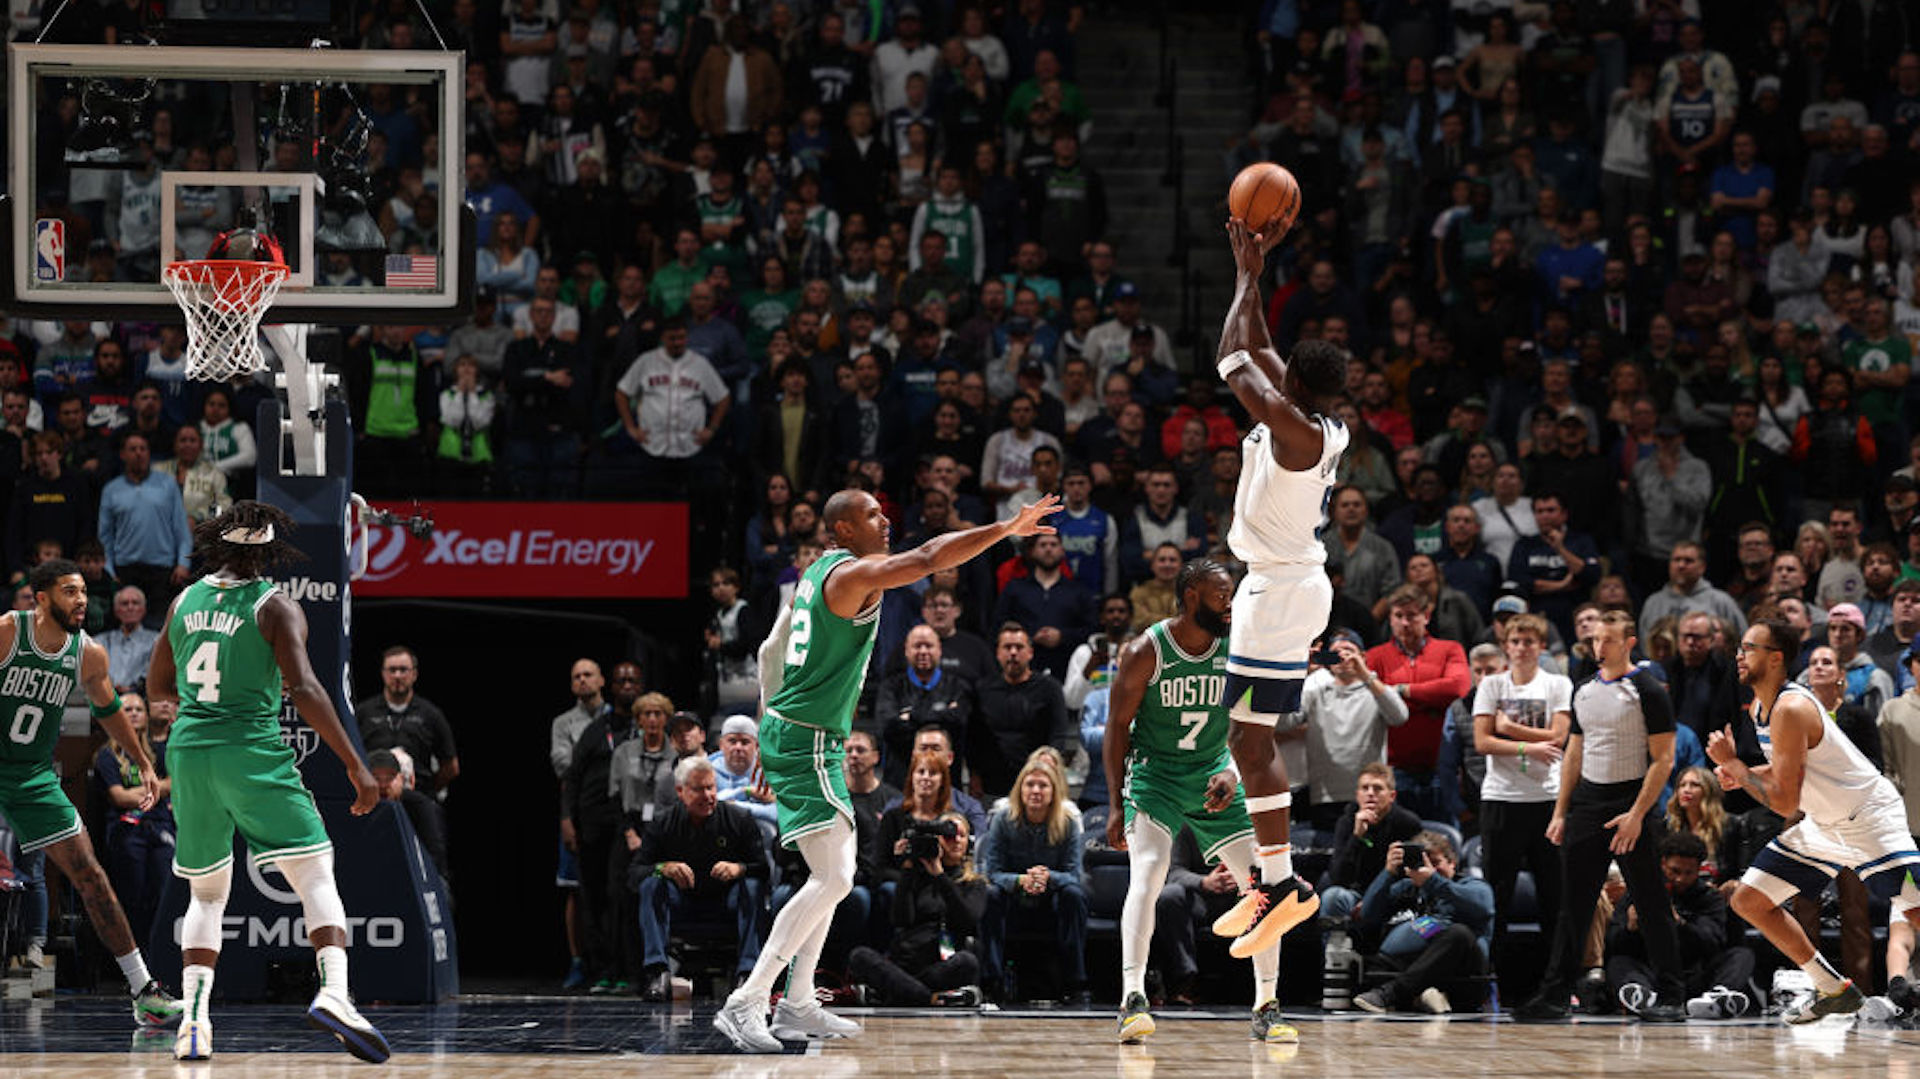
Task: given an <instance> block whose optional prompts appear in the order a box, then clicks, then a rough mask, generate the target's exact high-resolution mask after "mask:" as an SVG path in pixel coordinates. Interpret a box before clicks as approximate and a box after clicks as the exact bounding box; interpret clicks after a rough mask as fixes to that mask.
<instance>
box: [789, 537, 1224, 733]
mask: <svg viewBox="0 0 1920 1079" xmlns="http://www.w3.org/2000/svg"><path fill="white" fill-rule="evenodd" d="M852 560H853V552H851V551H846V550H842V549H840V548H838V547H836V548H834V549H833V550H831V551H828V552H827V553H826V554H824V555H821V556H820V557H819V558H818V559H816V560H815V561H814V563H813V565H811V566H808V567H807V571H806V572H805V573H803V574H801V575H800V583H799V584H797V585H795V586H794V589H793V613H792V616H791V617H790V619H789V621H788V625H787V639H786V644H785V646H784V647H783V648H782V650H781V658H780V664H781V679H780V688H779V689H777V690H775V691H774V693H773V697H772V699H770V700H768V701H767V711H769V712H771V713H773V714H774V715H777V716H779V717H780V718H782V719H787V720H791V721H793V722H795V723H804V724H806V725H807V726H809V727H818V728H820V729H821V730H824V731H826V732H828V733H829V734H832V735H835V736H836V737H840V738H845V737H846V736H847V732H848V731H850V730H852V729H853V707H854V704H855V703H856V702H858V701H859V699H860V687H861V686H862V685H864V684H865V683H866V680H867V660H868V659H869V657H871V656H872V655H873V637H874V633H875V631H877V630H878V629H879V628H880V605H879V604H878V603H876V604H874V605H873V607H872V608H871V609H869V610H865V611H862V612H860V614H859V615H857V616H855V617H854V618H853V619H851V620H849V619H845V618H842V617H840V616H839V615H837V614H834V613H833V612H832V611H831V610H829V609H828V608H827V574H829V573H831V572H832V571H833V569H834V567H835V566H838V565H840V564H842V563H844V562H850V561H852ZM1214 696H1215V697H1216V698H1218V697H1219V693H1218V692H1217V691H1216V692H1215V693H1214Z"/></svg>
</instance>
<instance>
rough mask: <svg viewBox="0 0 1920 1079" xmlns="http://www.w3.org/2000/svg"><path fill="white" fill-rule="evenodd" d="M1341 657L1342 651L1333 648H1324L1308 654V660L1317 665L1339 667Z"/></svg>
mask: <svg viewBox="0 0 1920 1079" xmlns="http://www.w3.org/2000/svg"><path fill="white" fill-rule="evenodd" d="M1341 659H1342V657H1341V655H1340V653H1338V652H1336V651H1334V650H1333V649H1331V648H1322V649H1320V650H1319V651H1317V652H1313V653H1311V654H1309V655H1308V656H1307V660H1308V662H1310V663H1312V664H1313V665H1314V666H1316V667H1338V666H1339V665H1340V660H1341Z"/></svg>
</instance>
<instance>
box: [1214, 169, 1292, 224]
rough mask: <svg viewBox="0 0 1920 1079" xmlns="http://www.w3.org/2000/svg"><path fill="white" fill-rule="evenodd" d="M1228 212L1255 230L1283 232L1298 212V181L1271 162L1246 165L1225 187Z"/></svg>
mask: <svg viewBox="0 0 1920 1079" xmlns="http://www.w3.org/2000/svg"><path fill="white" fill-rule="evenodd" d="M1227 212H1228V213H1230V214H1232V215H1233V216H1234V217H1235V218H1237V219H1238V220H1239V221H1240V223H1241V224H1243V225H1245V226H1247V227H1248V228H1249V229H1252V230H1253V231H1255V232H1261V233H1265V232H1271V231H1273V230H1275V229H1278V230H1279V231H1281V232H1285V231H1286V230H1287V229H1289V228H1292V227H1293V219H1294V218H1295V217H1296V216H1298V215H1299V213H1300V182H1299V181H1298V180H1295V179H1294V178H1293V173H1291V172H1288V171H1287V170H1286V169H1283V168H1281V167H1280V166H1278V165H1275V164H1273V163H1272V162H1268V161H1261V162H1256V163H1255V164H1252V165H1248V166H1247V167H1246V168H1244V169H1241V170H1240V175H1238V176H1235V177H1234V178H1233V186H1232V187H1231V188H1229V189H1228V190H1227Z"/></svg>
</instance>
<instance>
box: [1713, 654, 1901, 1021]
mask: <svg viewBox="0 0 1920 1079" xmlns="http://www.w3.org/2000/svg"><path fill="white" fill-rule="evenodd" d="M1799 653H1800V633H1799V631H1798V630H1796V629H1794V628H1793V627H1792V626H1790V625H1788V624H1787V623H1785V622H1783V621H1776V620H1768V621H1762V622H1755V623H1754V624H1753V625H1751V626H1749V627H1747V632H1746V633H1745V634H1744V635H1743V636H1742V637H1741V640H1740V651H1739V654H1738V656H1736V657H1735V661H1734V662H1735V666H1736V667H1737V668H1738V670H1739V673H1740V681H1741V683H1742V684H1744V685H1746V686H1749V687H1751V688H1752V690H1753V705H1752V711H1751V713H1750V714H1751V715H1752V717H1753V729H1754V733H1755V734H1756V735H1758V736H1759V740H1760V748H1761V750H1762V751H1764V752H1765V753H1766V755H1767V763H1765V764H1762V765H1758V766H1755V767H1749V766H1747V765H1746V764H1745V763H1744V762H1742V761H1741V760H1740V758H1739V757H1738V756H1737V755H1736V751H1735V749H1734V741H1733V732H1732V731H1731V730H1728V729H1722V730H1717V731H1714V732H1713V733H1712V734H1711V735H1709V736H1708V738H1707V756H1708V757H1709V758H1711V759H1712V761H1713V763H1714V765H1715V773H1716V774H1717V775H1718V776H1719V778H1720V786H1721V787H1722V788H1724V789H1726V790H1741V789H1745V790H1746V791H1747V792H1749V793H1750V794H1752V795H1753V796H1754V797H1755V798H1758V799H1759V800H1760V803H1761V804H1762V805H1765V806H1766V807H1767V808H1769V809H1771V810H1773V811H1774V812H1775V813H1778V814H1780V815H1781V816H1782V817H1788V818H1791V817H1792V816H1793V815H1794V814H1796V813H1804V814H1805V816H1804V817H1803V818H1801V820H1800V821H1799V822H1797V823H1795V824H1794V825H1793V826H1792V827H1789V828H1787V829H1786V830H1784V831H1782V832H1781V833H1780V834H1779V835H1777V836H1775V837H1774V838H1773V841H1772V842H1770V843H1768V844H1767V845H1766V846H1765V847H1764V848H1762V849H1761V851H1760V853H1759V854H1758V855H1756V856H1755V857H1754V859H1753V864H1752V865H1750V866H1748V867H1747V871H1746V873H1745V874H1743V875H1742V876H1741V877H1740V884H1739V886H1738V887H1737V888H1735V889H1734V892H1733V897H1732V899H1731V900H1730V901H1729V903H1728V905H1729V906H1731V907H1732V908H1733V909H1734V911H1735V912H1736V913H1738V914H1739V915H1740V917H1742V918H1745V919H1746V920H1747V921H1748V922H1750V923H1752V925H1753V927H1754V928H1755V929H1758V930H1760V932H1761V933H1762V934H1763V935H1765V937H1766V938H1767V941H1768V942H1769V943H1771V944H1772V945H1773V946H1774V947H1775V948H1778V949H1780V954H1782V955H1784V956H1786V957H1787V959H1788V960H1789V961H1790V962H1792V963H1793V964H1794V965H1796V966H1798V967H1799V968H1800V969H1801V970H1804V971H1806V972H1807V976H1808V977H1809V978H1812V979H1813V987H1814V995H1813V998H1812V999H1811V1000H1804V1001H1801V1002H1799V1003H1797V1004H1794V1005H1793V1006H1791V1007H1789V1008H1788V1009H1787V1010H1786V1011H1785V1012H1784V1013H1783V1014H1782V1017H1783V1018H1784V1019H1786V1021H1787V1022H1789V1023H1811V1022H1813V1021H1814V1020H1816V1019H1819V1018H1821V1017H1822V1016H1827V1015H1838V1014H1842V1013H1845V1012H1855V1011H1859V1010H1860V1006H1861V1005H1862V1004H1865V1003H1866V997H1865V996H1864V995H1862V993H1861V992H1860V989H1859V988H1858V987H1856V986H1855V985H1854V984H1853V982H1852V981H1851V980H1849V979H1847V978H1843V977H1841V976H1840V972H1839V971H1837V970H1835V969H1834V968H1833V964H1831V963H1829V962H1827V960H1826V957H1825V956H1822V955H1821V954H1820V951H1819V949H1817V948H1815V947H1814V945H1813V942H1812V941H1810V940H1808V939H1807V935H1806V933H1805V932H1804V931H1802V930H1801V928H1800V923H1799V922H1798V921H1795V920H1794V919H1793V918H1792V917H1790V916H1789V915H1788V914H1787V913H1786V912H1785V911H1783V910H1781V909H1780V907H1781V905H1782V904H1784V903H1785V902H1786V901H1787V900H1789V899H1791V898H1793V897H1794V895H1796V894H1798V893H1802V892H1804V893H1806V894H1807V895H1813V896H1817V895H1819V894H1820V893H1821V892H1822V891H1824V890H1825V889H1826V887H1827V884H1828V882H1830V881H1832V880H1833V878H1834V876H1835V875H1836V874H1837V873H1839V871H1840V870H1842V869H1852V870H1853V871H1854V872H1856V873H1858V874H1859V875H1860V879H1861V880H1862V881H1863V882H1865V884H1866V886H1867V887H1868V888H1869V889H1871V890H1873V891H1874V892H1876V893H1878V894H1879V895H1881V896H1882V897H1884V898H1887V899H1890V900H1892V903H1893V913H1894V914H1895V915H1898V916H1902V917H1904V918H1906V920H1907V921H1908V922H1909V923H1910V924H1912V925H1915V926H1920V885H1916V884H1915V881H1914V873H1915V871H1916V870H1920V851H1916V850H1915V849H1914V843H1913V836H1912V835H1910V834H1909V833H1908V832H1907V817H1906V809H1905V806H1904V803H1903V802H1902V801H1901V800H1900V792H1899V791H1898V790H1896V789H1895V788H1894V785H1893V783H1892V781H1890V780H1888V779H1887V778H1886V777H1885V776H1883V775H1881V774H1880V770H1879V769H1877V768H1875V767H1874V766H1873V762H1871V761H1869V760H1867V758H1866V756H1865V755H1863V754H1862V753H1861V752H1860V751H1859V750H1858V749H1856V748H1854V745H1853V743H1852V742H1850V741H1848V740H1847V736H1846V735H1844V734H1842V733H1841V732H1840V728H1839V727H1838V726H1836V725H1835V724H1834V722H1833V717H1832V716H1830V715H1828V714H1827V710H1826V709H1825V708H1824V707H1822V706H1821V704H1820V699H1819V698H1818V697H1815V696H1814V695H1813V691H1812V690H1810V689H1808V688H1807V687H1805V686H1803V685H1800V684H1798V683H1794V682H1789V681H1787V663H1788V660H1789V657H1792V656H1796V655H1798V654H1799Z"/></svg>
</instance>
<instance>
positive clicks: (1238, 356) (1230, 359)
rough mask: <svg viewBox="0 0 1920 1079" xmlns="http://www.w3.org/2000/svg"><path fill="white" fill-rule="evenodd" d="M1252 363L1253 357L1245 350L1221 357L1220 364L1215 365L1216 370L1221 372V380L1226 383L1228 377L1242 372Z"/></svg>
mask: <svg viewBox="0 0 1920 1079" xmlns="http://www.w3.org/2000/svg"><path fill="white" fill-rule="evenodd" d="M1252 362H1253V355H1252V354H1251V353H1249V352H1248V351H1247V350H1246V349H1244V348H1243V349H1239V350H1237V351H1235V352H1230V353H1228V354H1227V355H1225V356H1222V357H1220V362H1219V363H1218V364H1216V365H1215V368H1214V369H1215V370H1217V371H1219V372H1220V378H1221V380H1222V381H1225V380H1226V379H1227V377H1228V376H1230V375H1232V374H1233V373H1234V372H1235V371H1238V370H1240V369H1241V368H1242V367H1245V366H1246V365H1248V364H1250V363H1252Z"/></svg>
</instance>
